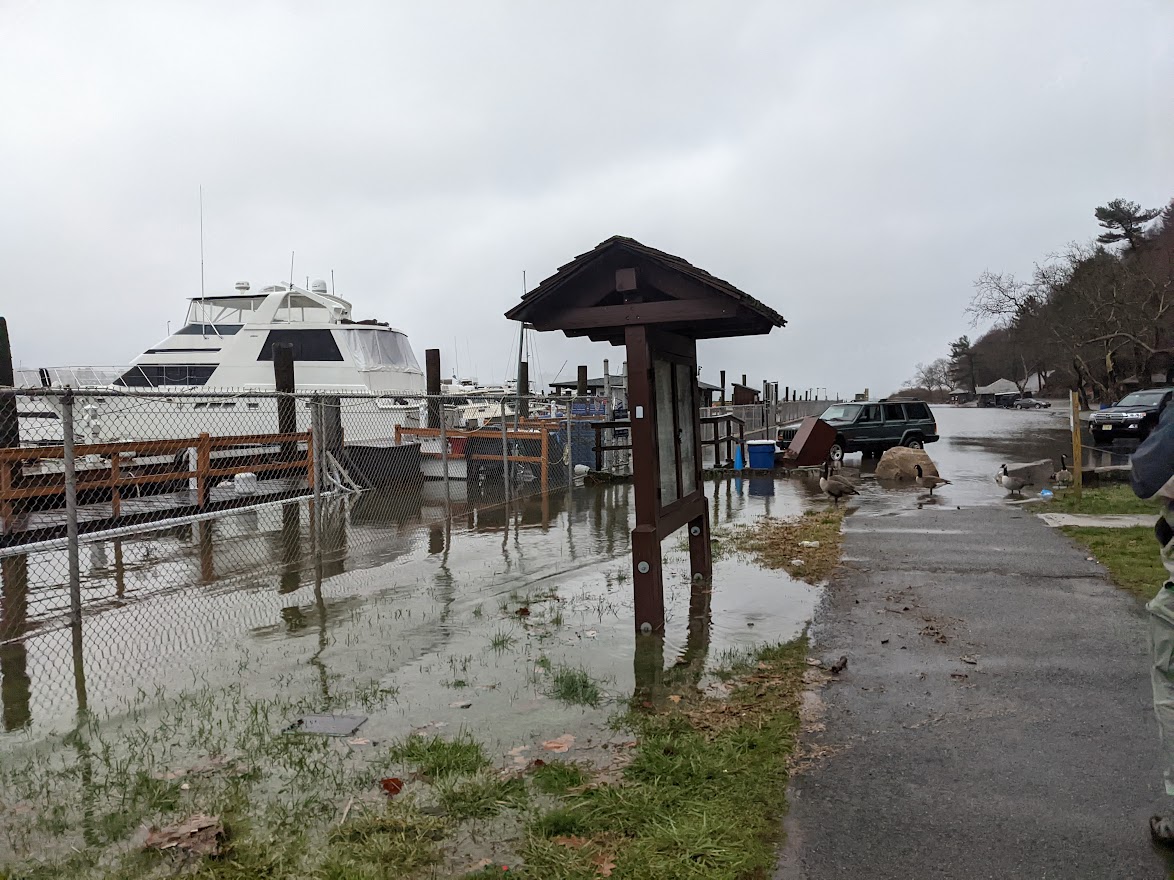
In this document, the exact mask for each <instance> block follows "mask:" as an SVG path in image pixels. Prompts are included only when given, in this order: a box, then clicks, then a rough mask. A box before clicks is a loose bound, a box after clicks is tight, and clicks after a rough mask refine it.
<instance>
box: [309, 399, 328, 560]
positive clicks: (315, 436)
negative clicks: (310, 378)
mask: <svg viewBox="0 0 1174 880" xmlns="http://www.w3.org/2000/svg"><path fill="white" fill-rule="evenodd" d="M322 405H323V404H322V395H320V394H315V395H314V396H313V397H312V398H311V399H310V454H311V456H312V458H313V473H312V475H311V478H312V479H313V481H314V506H313V511H312V513H311V515H310V533H311V540H312V542H313V547H314V556H315V558H321V556H322V542H321V540H320V536H319V532H320V530H321V526H322V481H323V480H324V479H325V478H326V474H327V467H326V442H325V440H326V437H325V435H326V431H325V430H324V426H325V424H326V419H324V418H323V414H322Z"/></svg>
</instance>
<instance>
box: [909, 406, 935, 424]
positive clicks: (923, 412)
mask: <svg viewBox="0 0 1174 880" xmlns="http://www.w3.org/2000/svg"><path fill="white" fill-rule="evenodd" d="M905 414H906V415H907V416H909V418H910V420H913V419H931V418H933V416H932V415H930V411H929V407H928V406H926V405H925V404H924V403H907V404H905Z"/></svg>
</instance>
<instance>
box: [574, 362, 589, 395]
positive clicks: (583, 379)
mask: <svg viewBox="0 0 1174 880" xmlns="http://www.w3.org/2000/svg"><path fill="white" fill-rule="evenodd" d="M590 393H591V391H590V389H588V387H587V367H586V366H583V365H582V364H580V366H579V382H578V387H577V388H576V389H575V394H576V395H578V396H579V397H586V396H587V395H588V394H590Z"/></svg>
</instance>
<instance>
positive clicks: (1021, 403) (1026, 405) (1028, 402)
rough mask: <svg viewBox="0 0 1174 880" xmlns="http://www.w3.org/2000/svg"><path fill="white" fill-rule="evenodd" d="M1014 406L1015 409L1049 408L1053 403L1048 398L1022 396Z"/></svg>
mask: <svg viewBox="0 0 1174 880" xmlns="http://www.w3.org/2000/svg"><path fill="white" fill-rule="evenodd" d="M1012 406H1014V407H1015V409H1049V408H1050V407H1051V404H1050V403H1048V401H1046V400H1036V399H1035V398H1034V397H1020V398H1019V399H1018V400H1017V401H1015V403H1013V404H1012Z"/></svg>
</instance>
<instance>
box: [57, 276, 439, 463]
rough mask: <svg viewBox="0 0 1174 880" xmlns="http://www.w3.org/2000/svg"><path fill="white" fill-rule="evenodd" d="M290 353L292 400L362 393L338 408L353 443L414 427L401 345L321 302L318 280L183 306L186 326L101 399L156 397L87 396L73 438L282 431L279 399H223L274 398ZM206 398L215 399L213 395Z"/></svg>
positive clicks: (302, 420) (326, 298) (420, 380)
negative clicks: (278, 361) (146, 393)
mask: <svg viewBox="0 0 1174 880" xmlns="http://www.w3.org/2000/svg"><path fill="white" fill-rule="evenodd" d="M278 343H289V344H291V345H292V346H293V352H294V381H295V383H296V389H297V391H298V392H299V393H307V394H308V393H313V392H322V393H327V394H330V393H341V394H347V393H357V394H362V395H370V396H368V397H364V398H350V399H348V398H343V399H342V421H343V432H344V436H345V437H346V438H347V439H348V440H372V439H381V440H382V439H389V438H392V437H394V435H395V426H396V425H402V426H405V427H414V426H417V425H419V424H420V419H421V405H420V401H418V400H409V399H408V398H409V397H410V396H415V395H422V394H423V393H424V373H423V371H422V370H421V369H420V365H419V362H418V361H417V360H416V356H415V354H414V353H413V352H412V347H411V345H410V344H409V343H408V337H407V336H406V335H405V334H404V333H403V331H401V330H397V329H395V328H393V327H390V326H388V325H387V324H385V323H382V322H379V321H372V320H365V321H356V320H354V318H353V317H352V314H351V304H350V303H349V302H347V301H346V300H344V299H342V298H341V297H338V296H334V295H332V294H329V293H327V287H326V282H325V281H314V282H313V283H312V284H311V285H310V288H309V289H308V290H306V289H304V288H301V287H298V286H296V285H293V284H285V283H280V284H272V285H270V286H268V287H263V288H261V289H260V290H258V291H256V292H253V291H252V290H251V289H250V285H249V284H248V282H240V283H238V284H237V285H236V289H235V291H234V292H233V293H231V294H217V295H212V296H202V297H195V298H193V299H191V300H190V303H189V305H188V312H187V317H186V320H185V321H184V324H183V326H182V327H180V328H179V329H178V330H176V331H175V332H174V333H172V334H171V335H170V336H168V337H167V338H166V339H164V340H163V341H162V342H159V343H157V344H156V345H155V346H153V347H152V348H149V349H147V350H146V351H145V352H143V353H142V354H141V355H139V356H138V357H137V358H135V360H134V361H133V362H132V364H131V367H130V369H128V370H126V371H125V372H123V373H122V375H120V376H119V377H118V378H117V379H115V380H114V382H113V383H112V385H107V386H105V390H107V391H111V390H126V391H133V390H140V389H141V390H148V389H150V390H153V391H155V392H162V394H159V393H156V394H153V395H151V396H150V397H149V398H147V397H144V398H139V399H134V398H128V397H126V396H122V395H114V394H110V395H109V396H106V397H101V396H98V395H95V393H94V392H95V391H96V390H97V389H96V388H95V387H94V386H92V385H91V386H88V387H86V388H83V389H79V390H81V391H82V392H83V393H84V394H85V395H86V398H85V399H84V400H79V403H82V407H81V413H79V418H78V431H79V434H82V435H83V436H85V438H86V439H87V440H89V441H91V442H94V441H96V440H132V439H135V440H137V439H149V438H153V437H194V436H196V435H198V434H199V433H200V432H207V433H210V434H220V435H224V434H250V433H265V432H274V431H276V430H277V415H276V401H275V399H274V398H252V399H250V398H248V397H243V396H242V397H241V398H237V399H233V398H231V397H226V396H225V392H234V391H235V392H250V391H272V390H273V389H274V387H275V386H274V378H273V346H274V345H275V344H278ZM207 392H217V393H216V394H215V395H212V394H208V393H207ZM297 422H298V430H306V429H307V428H308V427H309V423H310V414H309V408H308V404H307V403H306V402H305V401H301V402H299V404H298V407H297Z"/></svg>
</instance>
